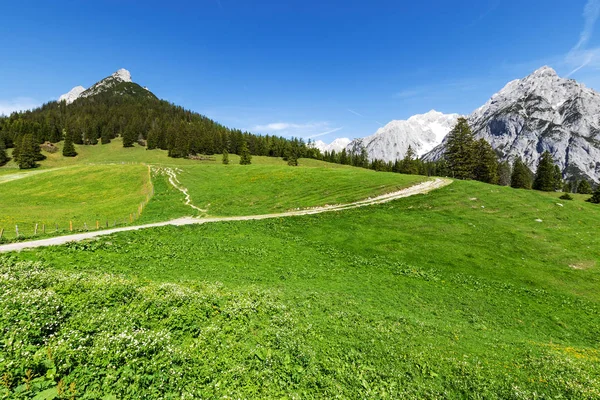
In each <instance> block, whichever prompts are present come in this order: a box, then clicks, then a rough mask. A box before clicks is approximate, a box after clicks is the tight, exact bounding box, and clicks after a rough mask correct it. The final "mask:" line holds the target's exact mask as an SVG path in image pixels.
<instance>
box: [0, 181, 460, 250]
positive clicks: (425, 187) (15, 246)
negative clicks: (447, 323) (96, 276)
mask: <svg viewBox="0 0 600 400" xmlns="http://www.w3.org/2000/svg"><path fill="white" fill-rule="evenodd" d="M450 183H452V181H451V180H450V179H442V178H436V179H433V180H429V181H425V182H423V183H420V184H417V185H414V186H411V187H409V188H406V189H402V190H399V191H397V192H393V193H387V194H384V195H381V196H377V197H373V198H369V199H366V200H361V201H357V202H354V203H350V204H339V205H332V206H325V207H314V208H309V209H302V210H296V211H287V212H283V213H276V214H262V215H245V216H236V217H210V218H193V217H184V218H178V219H174V220H171V221H165V222H157V223H154V224H146V225H138V226H126V227H122V228H115V229H106V230H102V231H94V232H86V233H79V234H74V235H65V236H57V237H53V238H48V239H41V240H33V241H30V242H18V243H10V244H5V245H0V253H5V252H9V251H20V250H23V249H30V248H35V247H46V246H57V245H61V244H65V243H68V242H79V241H82V240H86V239H92V238H95V237H98V236H106V235H111V234H113V233H117V232H127V231H137V230H140V229H147V228H155V227H159V226H169V225H171V226H183V225H198V224H206V223H210V222H221V221H250V220H259V219H269V218H281V217H293V216H297V215H312V214H320V213H324V212H330V211H341V210H349V209H352V208H358V207H365V206H369V205H373V204H382V203H387V202H389V201H392V200H396V199H400V198H403V197H409V196H414V195H417V194H425V193H429V192H430V191H432V190H435V189H439V188H441V187H444V186H446V185H449V184H450Z"/></svg>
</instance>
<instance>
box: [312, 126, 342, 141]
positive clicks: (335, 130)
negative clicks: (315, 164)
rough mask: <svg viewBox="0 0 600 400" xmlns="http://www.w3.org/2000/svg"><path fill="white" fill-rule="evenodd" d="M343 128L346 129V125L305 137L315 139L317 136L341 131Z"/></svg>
mask: <svg viewBox="0 0 600 400" xmlns="http://www.w3.org/2000/svg"><path fill="white" fill-rule="evenodd" d="M342 129H344V127H343V126H342V127H340V128H334V129H332V130H330V131H327V132H321V133H317V134H316V135H311V136H306V137H305V139H314V138H316V137H320V136H325V135H329V134H330V133H335V132H339V131H341V130H342Z"/></svg>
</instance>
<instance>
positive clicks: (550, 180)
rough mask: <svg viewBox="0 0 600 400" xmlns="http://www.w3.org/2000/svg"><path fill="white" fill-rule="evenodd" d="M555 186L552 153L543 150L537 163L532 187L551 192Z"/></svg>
mask: <svg viewBox="0 0 600 400" xmlns="http://www.w3.org/2000/svg"><path fill="white" fill-rule="evenodd" d="M555 187H556V180H555V171H554V161H553V160H552V155H551V154H550V153H549V152H547V151H545V152H544V153H543V154H542V157H541V158H540V162H539V163H538V167H537V171H536V172H535V179H534V181H533V189H535V190H541V191H543V192H553V191H554V190H555Z"/></svg>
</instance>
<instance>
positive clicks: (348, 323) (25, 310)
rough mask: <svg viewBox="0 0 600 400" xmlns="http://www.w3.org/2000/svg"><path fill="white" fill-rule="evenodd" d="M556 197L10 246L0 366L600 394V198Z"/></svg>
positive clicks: (135, 392)
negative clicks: (595, 201)
mask: <svg viewBox="0 0 600 400" xmlns="http://www.w3.org/2000/svg"><path fill="white" fill-rule="evenodd" d="M559 195H560V194H541V193H538V192H533V191H521V190H513V189H510V188H502V187H496V186H489V185H485V184H480V183H476V182H455V183H453V184H452V185H450V186H448V187H445V188H443V189H440V190H437V191H434V192H432V193H430V194H428V195H421V196H414V197H411V198H406V199H401V200H397V201H394V202H391V203H388V204H384V205H379V206H372V207H367V208H361V209H353V210H347V211H343V212H334V213H326V214H319V215H313V216H303V217H293V218H285V219H274V220H262V221H246V222H235V223H234V222H229V223H214V224H208V225H202V226H187V227H180V228H175V227H165V228H159V229H152V230H146V231H138V232H130V233H126V234H125V233H124V234H118V235H112V236H111V237H107V238H104V239H102V240H99V241H94V242H88V243H79V244H71V245H66V246H61V247H56V248H46V249H38V250H34V251H25V252H23V253H20V254H18V255H14V256H13V257H12V258H6V257H4V258H3V259H2V261H0V264H1V265H2V269H1V270H0V287H2V288H3V289H4V292H6V293H9V294H7V295H5V296H2V295H0V308H3V309H4V310H7V312H5V313H3V316H2V318H3V319H2V320H1V321H2V323H1V325H2V326H4V327H6V329H7V330H5V331H3V332H4V333H3V334H4V339H5V340H6V339H7V338H9V337H10V338H14V339H11V340H13V341H12V342H10V343H11V345H10V346H8V347H7V346H5V347H0V373H1V372H2V371H9V372H11V374H12V375H11V377H10V378H11V380H10V382H11V385H10V390H11V391H15V390H17V387H18V386H17V385H18V384H22V379H23V377H24V374H25V371H26V370H28V369H31V370H32V371H35V374H36V375H35V377H37V378H38V379H39V380H38V381H36V384H38V385H39V387H40V389H39V390H41V389H42V388H43V387H48V388H50V387H51V386H52V385H53V384H55V382H57V381H58V380H59V379H64V381H65V382H76V384H77V387H78V388H79V390H81V392H80V393H84V392H85V393H86V394H88V395H89V396H90V397H94V396H98V397H101V396H103V395H105V394H114V395H116V396H117V397H118V398H121V397H143V396H146V397H166V398H169V397H173V398H174V397H178V398H180V397H194V396H195V397H210V398H213V397H214V398H216V397H225V396H229V397H235V398H238V397H239V398H257V397H260V398H273V397H290V398H336V397H338V398H376V399H380V398H425V399H427V398H430V399H437V398H455V399H463V398H473V399H484V398H485V399H494V398H501V399H506V398H512V399H519V398H523V399H529V398H577V399H595V398H598V397H599V396H600V380H599V377H600V363H599V361H600V351H599V350H598V349H599V345H600V339H599V338H600V292H598V285H599V284H600V272H599V269H598V265H599V264H598V263H599V262H600V237H599V236H598V235H597V226H598V225H599V224H600V207H598V206H596V205H592V204H588V203H585V202H583V201H581V200H576V201H572V202H561V201H559V200H558V196H559ZM557 203H561V204H563V206H559V205H557ZM536 220H541V221H542V222H537V221H536ZM17 260H25V261H28V260H29V261H34V260H35V261H38V262H40V263H41V264H40V265H37V266H32V265H31V264H19V263H18V262H17ZM31 271H34V272H31ZM107 274H108V275H107ZM78 285H83V286H78ZM36 290H37V292H35V291H36ZM4 292H3V291H1V290H0V293H4ZM34 293H35V295H34ZM44 296H46V297H44ZM45 298H49V300H45V301H43V300H39V299H45ZM46 305H48V306H47V307H46ZM56 305H58V306H59V307H62V308H61V310H64V312H62V311H61V313H60V318H58V317H57V316H56V313H55V312H53V311H52V310H53V308H52V307H54V306H56ZM36 310H39V311H36ZM23 321H39V322H36V323H37V325H35V326H34V327H31V326H30V325H28V324H27V323H25V322H23ZM45 326H52V327H53V328H52V335H51V336H49V335H50V334H49V333H48V331H47V330H45V329H46V328H44V327H45ZM36 327H39V328H36ZM111 337H113V338H115V339H112V340H110V339H109V338H111ZM5 343H6V342H5ZM11 346H12V347H11ZM48 348H50V349H51V352H52V354H55V355H54V358H53V359H52V360H51V362H50V361H48V357H47V356H46V354H47V352H48ZM133 360H135V361H133ZM49 370H50V371H51V374H52V379H51V380H50V379H49V378H47V376H48V371H49ZM44 385H47V386H44Z"/></svg>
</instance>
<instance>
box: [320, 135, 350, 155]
mask: <svg viewBox="0 0 600 400" xmlns="http://www.w3.org/2000/svg"><path fill="white" fill-rule="evenodd" d="M350 142H351V140H350V139H348V138H338V139H335V140H334V141H333V142H331V143H329V144H327V143H325V142H323V141H322V140H317V141H315V142H312V146H313V147H314V148H316V149H319V150H320V151H321V153H325V152H329V153H330V152H332V151H335V152H336V153H339V152H340V151H342V150H344V149H345V148H346V146H348V145H349V144H350Z"/></svg>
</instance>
